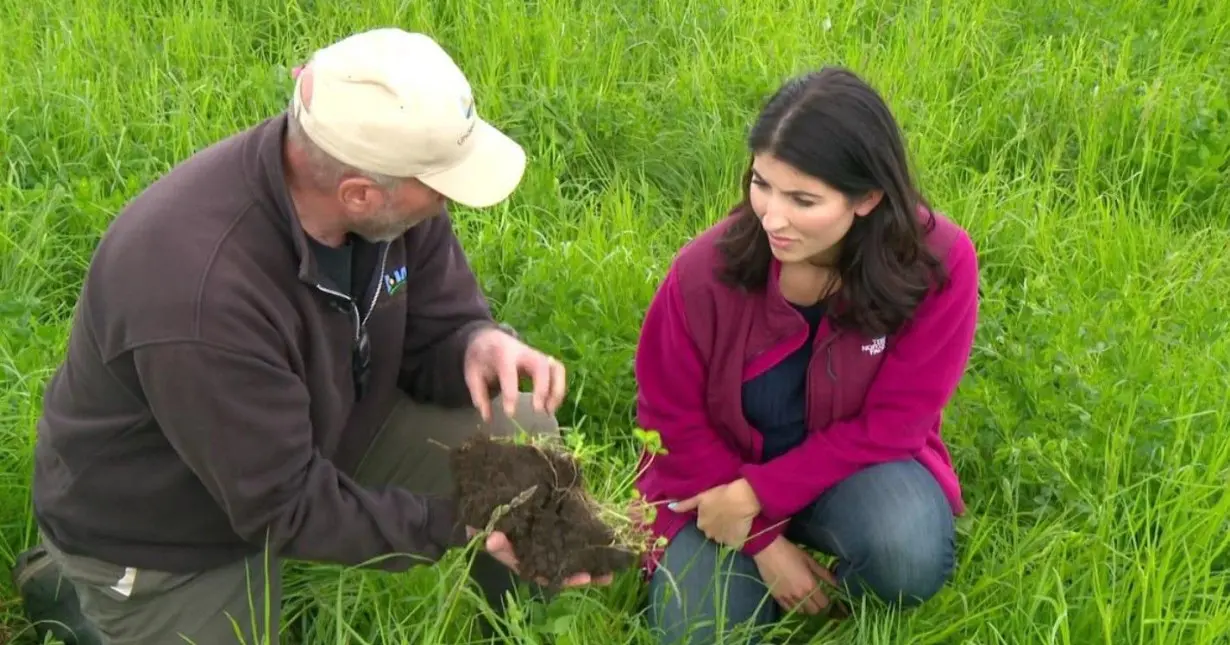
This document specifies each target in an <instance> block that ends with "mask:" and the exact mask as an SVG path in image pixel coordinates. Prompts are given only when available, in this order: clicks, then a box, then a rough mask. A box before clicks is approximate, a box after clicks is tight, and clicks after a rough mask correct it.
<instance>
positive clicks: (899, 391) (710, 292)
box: [635, 212, 978, 572]
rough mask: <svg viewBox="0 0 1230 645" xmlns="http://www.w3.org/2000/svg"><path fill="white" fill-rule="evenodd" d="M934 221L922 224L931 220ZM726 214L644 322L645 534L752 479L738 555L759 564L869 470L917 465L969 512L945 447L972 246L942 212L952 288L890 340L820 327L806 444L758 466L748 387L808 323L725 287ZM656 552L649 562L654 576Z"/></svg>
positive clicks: (937, 229)
mask: <svg viewBox="0 0 1230 645" xmlns="http://www.w3.org/2000/svg"><path fill="white" fill-rule="evenodd" d="M929 215H930V213H926V212H923V213H922V214H921V216H922V217H924V220H926V219H928V216H929ZM732 221H733V217H727V218H725V219H723V220H722V221H720V222H718V223H717V224H716V225H714V226H712V227H710V228H709V229H708V230H706V231H704V232H703V233H702V234H701V235H699V236H698V237H697V238H695V239H694V240H692V241H691V242H689V243H688V244H687V245H686V246H684V248H683V249H682V250H681V251H680V252H679V254H678V255H677V257H676V258H675V260H674V262H673V263H672V265H671V267H670V269H669V271H668V272H667V275H666V277H665V279H664V280H663V282H662V284H661V286H660V287H659V289H658V292H657V293H656V294H655V296H654V298H653V300H652V302H651V304H650V306H649V309H648V311H647V313H646V316H645V320H644V323H643V327H642V330H641V336H640V341H639V344H638V347H637V351H636V366H635V367H636V379H637V384H638V393H637V422H638V424H639V425H640V426H641V427H642V428H644V429H646V430H651V431H656V432H657V433H658V434H659V436H660V438H661V441H662V446H663V448H664V449H665V451H666V454H657V455H650V454H648V453H646V454H644V455H642V459H641V463H640V468H641V470H640V474H639V476H638V478H637V481H636V487H637V490H638V491H639V492H640V493H641V495H642V496H643V498H644V499H645V500H646V501H648V502H650V503H653V504H655V506H656V517H655V519H654V521H653V522H652V524H651V525H650V526H648V527H647V528H648V529H649V530H650V532H651V534H652V535H653V536H655V537H657V536H664V537H666V538H667V539H668V540H669V539H671V538H673V537H674V535H675V533H677V532H678V531H679V529H680V528H682V527H683V526H684V525H685V524H686V523H687V522H688V521H689V520H690V519H694V518H695V513H694V512H691V513H686V514H677V513H674V512H672V511H670V509H668V508H667V507H666V503H667V502H670V501H673V500H682V499H686V498H688V497H691V496H693V495H696V494H698V493H701V492H703V491H705V490H708V489H709V488H712V487H714V486H718V485H721V484H726V483H729V482H731V481H734V480H736V479H739V478H740V477H742V478H745V479H746V480H747V481H748V483H749V484H750V485H751V487H752V489H753V490H754V491H755V493H756V496H757V498H758V499H759V501H760V504H761V507H762V510H761V513H760V515H759V516H757V517H756V518H755V520H754V522H753V525H752V532H751V538H750V539H749V540H748V542H747V543H746V544H745V545H744V547H743V551H744V552H745V553H748V554H755V553H758V552H759V551H760V550H761V549H763V548H764V547H766V546H767V545H768V544H769V543H771V542H772V541H773V540H774V539H776V537H777V536H778V535H780V534H781V533H782V532H783V531H784V530H785V527H786V524H787V523H788V521H789V519H790V518H791V516H793V515H794V514H795V513H797V512H799V511H800V510H802V509H803V508H805V507H806V506H807V505H808V504H810V503H811V502H812V501H813V500H815V499H816V498H818V497H819V496H820V495H821V494H822V493H824V492H825V491H826V490H828V489H829V488H830V487H832V486H833V485H834V484H836V483H838V482H840V481H841V480H843V479H845V478H846V477H849V476H850V475H852V474H853V473H855V472H857V471H858V470H859V469H861V468H864V467H867V466H871V465H874V464H878V463H882V462H887V461H893V460H899V459H906V458H914V459H917V460H918V461H919V462H920V463H921V464H922V465H923V466H924V467H926V468H927V469H928V470H929V471H930V472H931V473H932V474H933V475H934V476H935V478H936V480H937V481H938V482H939V484H940V486H941V487H942V488H943V490H944V493H945V495H946V496H947V497H948V500H949V502H950V504H951V506H952V508H953V511H954V513H956V514H961V513H963V512H964V510H965V506H964V502H963V500H962V497H961V488H960V485H959V483H958V481H957V476H956V473H955V472H954V471H953V467H952V464H951V460H950V458H949V454H948V450H947V449H946V447H945V445H944V442H943V440H942V439H941V437H940V426H941V419H942V415H943V409H944V408H945V406H947V404H948V402H949V400H950V398H951V397H952V395H953V393H954V391H955V390H956V388H957V385H958V383H959V381H960V380H961V377H962V375H963V373H964V371H965V367H966V364H967V362H968V360H969V356H970V350H971V346H972V343H973V339H974V331H975V326H976V324H977V316H978V260H977V255H976V253H975V250H974V246H973V243H972V241H971V240H970V238H969V236H968V235H967V234H966V233H965V231H963V230H962V229H961V228H960V227H958V226H957V225H956V224H955V223H953V222H952V221H950V220H948V219H947V218H944V217H943V216H940V215H938V214H936V215H935V216H934V220H933V221H934V228H933V230H932V231H931V232H930V233H929V234H928V236H927V243H928V244H929V246H930V247H931V248H932V250H933V251H934V252H936V253H937V254H938V255H939V257H941V258H943V260H944V263H945V265H946V267H947V271H948V275H949V281H950V282H949V284H948V285H947V286H946V287H945V288H944V289H942V290H938V291H937V290H934V289H933V290H932V292H931V293H930V294H928V296H927V297H926V298H925V300H924V301H923V302H922V304H921V305H920V306H919V308H918V310H917V311H916V315H915V317H914V319H913V320H912V321H911V323H910V324H908V325H906V326H905V327H904V328H903V329H902V330H901V331H899V332H898V333H896V334H895V335H893V336H890V337H888V338H870V337H867V336H865V335H863V334H859V333H856V332H851V331H842V330H834V329H833V328H832V326H831V325H830V323H829V322H828V320H827V319H826V320H825V321H824V322H823V323H822V325H821V327H820V329H819V332H818V333H817V335H816V339H815V341H814V342H815V345H814V347H815V352H814V354H813V358H812V363H811V365H810V366H809V368H808V392H807V397H808V406H807V425H808V431H809V435H808V438H807V439H806V440H804V442H803V443H802V444H801V445H799V446H797V447H796V448H794V449H793V450H791V451H790V452H788V453H786V454H785V455H782V456H780V457H778V458H776V459H774V460H772V461H770V462H768V463H764V464H760V463H759V461H760V453H761V438H760V433H759V432H757V431H756V430H755V429H754V428H752V427H751V426H750V425H749V424H748V423H747V421H746V420H745V418H744V416H743V411H742V408H741V401H742V397H741V388H742V386H743V384H744V383H745V382H747V381H748V380H750V379H752V378H755V377H756V376H758V375H759V374H762V373H764V372H765V371H766V370H768V369H769V368H771V367H773V366H774V365H775V364H777V363H778V362H779V361H781V360H782V359H784V358H785V357H786V356H788V355H789V354H791V353H792V352H793V351H794V350H795V349H797V348H798V347H800V346H801V345H802V343H803V342H805V340H806V338H807V333H808V330H807V323H806V321H804V319H803V318H802V316H801V315H800V314H799V313H798V312H796V311H795V310H794V309H793V308H791V306H790V304H789V303H788V302H786V300H785V299H784V298H783V297H782V295H781V292H780V291H779V290H778V288H777V277H778V275H779V273H780V270H781V267H780V265H779V264H778V263H777V262H776V261H774V263H773V265H772V269H771V279H770V283H771V288H769V289H767V290H765V292H764V293H746V292H742V291H738V290H734V289H731V288H728V287H726V286H725V285H723V284H721V283H719V282H718V281H717V279H716V275H715V271H716V269H717V267H718V266H719V264H720V255H719V253H718V250H717V248H716V242H717V241H718V239H719V237H720V236H721V234H722V233H723V232H724V231H725V229H726V227H727V226H729V224H730V223H731V222H732ZM659 555H660V552H655V553H653V554H651V557H650V558H648V559H647V561H646V562H645V565H646V570H647V571H649V572H652V570H653V568H654V566H655V565H656V561H657V557H658V556H659Z"/></svg>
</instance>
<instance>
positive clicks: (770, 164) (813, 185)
mask: <svg viewBox="0 0 1230 645" xmlns="http://www.w3.org/2000/svg"><path fill="white" fill-rule="evenodd" d="M749 188H750V194H751V203H752V210H753V211H755V212H756V217H758V218H759V219H760V224H761V226H763V227H764V230H765V232H766V233H767V234H768V236H769V247H770V248H771V249H773V255H774V257H776V258H777V259H778V260H779V261H781V262H782V263H787V264H788V263H794V262H812V263H814V264H820V265H831V264H834V263H835V262H836V261H837V255H838V252H839V250H840V242H841V240H842V238H844V237H845V235H846V232H847V231H849V230H850V227H851V226H852V225H853V224H854V218H855V217H862V216H865V215H867V213H870V212H871V210H872V209H873V208H875V206H876V204H877V203H878V202H879V200H880V194H881V193H880V191H872V193H871V194H870V195H869V196H868V197H865V198H863V199H861V200H860V201H858V202H852V201H851V200H848V199H846V197H845V195H843V194H841V192H839V191H838V190H836V189H835V188H833V187H831V186H829V185H828V184H826V183H824V182H823V181H820V180H819V179H816V178H815V177H811V176H809V175H806V174H804V173H802V172H800V171H799V170H797V169H795V168H794V167H793V166H791V165H789V164H787V163H786V162H784V161H781V160H780V159H778V158H776V157H774V156H772V155H770V154H759V155H756V156H755V157H754V159H753V162H752V179H751V186H750V187H749Z"/></svg>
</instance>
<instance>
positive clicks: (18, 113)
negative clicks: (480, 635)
mask: <svg viewBox="0 0 1230 645" xmlns="http://www.w3.org/2000/svg"><path fill="white" fill-rule="evenodd" d="M391 23H396V24H398V25H401V26H403V27H406V28H410V29H415V30H422V31H427V32H429V33H431V34H433V35H435V36H436V37H437V38H438V39H439V40H440V41H441V42H442V43H444V44H445V46H446V47H447V48H448V49H449V50H450V51H451V52H452V53H453V54H454V55H455V56H456V58H457V59H458V61H459V62H460V64H461V65H462V66H463V68H464V69H465V70H466V71H467V72H468V74H469V75H470V76H471V78H472V80H473V82H474V84H475V86H476V91H477V97H478V106H479V110H480V111H481V113H482V114H483V115H484V116H485V117H487V118H489V119H491V120H492V121H493V122H494V123H496V124H497V125H499V126H500V127H503V128H505V129H506V130H507V131H509V132H510V133H511V134H512V135H513V136H515V137H516V138H517V139H518V140H520V141H521V142H523V143H524V144H525V145H526V146H527V148H528V150H529V153H530V159H531V165H530V168H529V171H528V174H527V177H526V179H525V182H524V184H523V185H522V187H521V188H520V190H519V191H518V192H517V193H516V195H515V196H514V198H513V199H512V200H511V201H510V202H509V203H508V204H507V205H505V206H503V207H501V208H498V209H496V210H495V211H492V212H488V213H473V212H466V211H464V210H460V211H458V213H457V215H458V220H459V225H460V228H461V234H462V235H463V237H464V241H465V243H466V246H467V248H468V250H469V252H470V257H471V258H472V260H473V264H474V267H475V269H476V270H477V272H478V274H479V276H480V277H481V280H482V282H483V284H484V285H485V286H486V288H487V289H488V291H489V293H490V295H491V297H492V300H493V302H494V303H495V305H496V306H497V313H498V314H499V315H500V316H501V317H502V318H503V319H504V320H506V321H507V322H509V323H511V324H512V325H514V326H516V327H517V328H519V329H520V330H522V331H523V332H524V333H525V334H526V335H527V336H528V338H529V339H530V341H531V342H533V343H534V344H536V345H537V346H539V347H540V348H542V349H544V350H547V351H549V352H552V353H554V354H556V355H559V356H562V357H563V358H565V359H566V362H567V364H568V366H569V367H570V370H571V372H570V374H571V379H570V381H571V384H572V388H571V392H570V396H569V400H568V404H567V406H566V408H565V410H564V411H563V419H562V420H563V421H564V422H565V423H567V424H569V425H572V426H575V430H574V438H579V440H580V441H582V442H583V443H584V444H585V445H586V447H587V449H588V450H590V451H591V454H592V458H593V460H594V461H593V462H592V463H591V468H592V469H593V472H594V474H595V476H597V477H600V478H601V477H602V476H603V475H604V474H605V475H607V476H608V477H611V478H615V477H621V478H624V479H626V476H627V473H628V468H629V466H630V462H629V458H630V456H631V455H632V454H633V452H632V451H633V450H634V448H635V445H634V444H635V440H634V438H633V437H632V434H631V424H630V419H631V416H632V410H633V402H634V401H633V394H634V382H633V380H632V370H631V359H632V353H633V348H634V345H635V341H636V336H637V330H638V325H639V323H640V318H641V315H642V312H643V311H644V308H645V306H646V304H647V302H648V300H649V298H650V296H651V294H652V293H653V290H654V288H655V286H656V284H657V281H658V279H659V278H660V276H661V275H662V274H663V272H664V270H665V268H666V266H667V263H668V262H669V260H670V258H671V255H672V253H673V252H674V250H675V249H676V248H677V247H678V246H679V245H680V244H681V243H682V242H684V241H685V240H686V239H688V237H689V236H691V235H693V234H695V233H696V232H698V231H699V230H701V229H702V228H703V227H705V226H707V225H708V224H709V223H710V222H712V221H713V220H714V219H715V218H717V217H719V216H720V215H721V214H722V213H723V212H725V210H726V209H727V208H728V206H729V205H730V204H731V203H732V200H734V199H735V197H736V195H737V191H738V185H737V183H738V176H739V173H740V171H741V169H742V168H743V165H744V163H745V156H744V155H745V152H744V148H743V136H744V133H745V131H746V128H747V127H748V125H749V123H750V119H751V118H752V116H753V115H754V113H755V110H756V109H757V107H758V105H759V102H760V101H761V100H762V98H763V97H764V96H765V95H766V94H767V93H768V92H770V91H771V90H772V89H773V88H774V87H775V86H776V85H777V84H778V83H779V82H780V81H781V80H782V79H783V78H784V77H785V76H786V75H788V74H791V73H794V72H798V71H800V70H804V69H807V68H811V67H815V66H819V65H822V64H828V63H837V64H845V65H848V66H850V67H852V68H853V69H855V70H856V71H857V72H858V73H860V74H862V75H864V76H865V77H866V78H867V79H869V80H870V81H871V82H872V83H873V84H874V85H876V86H877V87H878V88H880V89H881V90H882V91H883V93H884V94H885V95H886V97H887V99H888V100H889V101H890V103H891V105H892V106H893V108H894V109H895V110H896V112H897V114H898V115H899V118H900V120H901V123H902V125H903V127H904V128H905V130H906V131H907V134H908V137H909V145H910V148H911V151H912V153H913V155H914V161H915V165H916V167H917V170H918V173H919V176H920V178H921V182H922V185H923V187H924V189H925V191H926V192H927V194H928V195H929V197H930V198H931V199H932V200H933V202H934V203H935V204H936V205H937V207H939V208H940V209H942V210H943V211H945V212H946V213H948V214H949V215H950V216H952V217H953V218H955V219H956V220H957V221H959V222H960V223H961V224H963V225H964V226H966V227H967V228H968V229H969V231H970V232H971V234H972V235H973V238H974V240H975V241H976V243H977V245H978V248H979V252H980V257H981V262H982V266H983V271H984V272H983V290H984V300H983V306H982V321H981V327H980V330H979V333H978V337H977V346H976V348H975V351H974V357H973V362H972V365H971V367H970V370H969V373H968V377H967V378H966V380H965V382H964V383H963V385H962V387H961V389H960V391H959V393H958V395H957V399H956V401H955V402H954V403H953V406H952V411H951V414H950V416H949V417H948V426H947V428H946V437H947V439H948V441H949V443H950V445H951V447H952V450H953V453H954V458H955V459H956V462H957V466H958V469H959V472H960V473H961V475H962V477H963V483H964V485H965V489H966V495H967V500H968V501H969V504H970V511H969V514H968V516H967V517H966V518H964V519H963V520H962V522H961V524H960V536H959V538H960V542H959V549H960V562H959V565H958V566H959V570H958V572H957V575H956V578H955V579H954V580H953V582H952V584H951V585H950V586H949V588H947V589H946V590H945V591H944V592H943V593H942V594H941V595H940V596H938V597H936V598H935V599H934V600H932V601H931V602H930V603H929V604H928V605H926V606H925V607H923V608H922V609H920V610H917V611H913V612H909V613H904V614H890V613H885V612H881V611H869V612H866V613H862V614H860V617H859V618H858V619H857V620H855V621H851V622H849V623H846V624H844V625H841V626H837V627H833V626H828V627H823V628H822V629H821V630H820V631H815V630H811V631H805V630H800V631H799V632H798V634H797V636H796V638H798V639H799V640H800V641H803V640H807V639H811V641H810V642H816V643H820V642H824V643H829V642H832V643H837V642H842V643H906V642H908V643H980V644H981V643H1039V642H1046V643H1050V642H1055V643H1073V644H1080V645H1084V644H1088V643H1114V644H1115V645H1122V644H1125V643H1140V644H1149V645H1155V644H1158V643H1175V644H1179V643H1182V644H1188V643H1214V642H1222V643H1225V642H1227V640H1226V639H1227V634H1230V521H1228V520H1227V518H1228V517H1230V495H1228V494H1227V491H1228V490H1230V396H1227V392H1228V391H1230V376H1228V375H1227V370H1228V367H1230V340H1228V339H1230V324H1228V323H1227V319H1228V318H1230V317H1228V316H1227V315H1226V312H1227V307H1226V304H1225V302H1226V301H1225V297H1226V296H1225V294H1226V293H1228V292H1230V170H1228V165H1227V155H1228V154H1230V98H1228V97H1230V82H1228V81H1227V80H1226V79H1227V78H1230V27H1228V26H1227V25H1230V4H1228V3H1224V2H1211V1H1207V0H1206V1H1198V0H1174V1H1172V2H1167V3H1159V2H1147V1H1143V0H1128V2H1126V3H1123V4H1117V3H1115V2H1111V1H1110V0H1096V1H1095V2H1088V3H1080V2H1065V1H1062V0H998V1H996V0H963V1H960V2H958V1H956V0H895V1H886V0H858V1H856V2H826V1H825V0H815V1H814V2H802V1H795V0H777V1H775V2H738V1H735V0H708V1H707V2H702V1H700V0H673V1H668V2H667V1H654V2H651V1H649V0H621V1H620V2H597V1H595V2H565V1H563V0H488V1H485V2H461V1H456V0H453V1H438V2H430V3H429V2H393V1H391V0H371V1H369V2H363V3H359V2H350V1H342V0H334V1H332V2H323V1H322V2H318V1H315V0H307V1H305V2H298V3H277V2H273V1H271V0H212V1H207V2H185V1H182V0H161V1H159V0H133V1H132V2H130V3H119V2H115V1H114V0H102V1H101V2H100V3H98V4H90V3H87V2H84V1H82V0H46V1H45V2H9V3H5V4H4V5H3V7H2V8H0V24H2V25H4V27H3V29H4V34H3V36H4V37H3V38H0V61H3V64H2V65H0V87H3V88H4V90H3V92H0V155H2V159H3V162H4V165H3V170H4V176H3V178H2V179H0V251H2V254H0V318H2V322H0V324H2V325H3V335H2V337H0V373H2V374H3V376H2V378H3V382H2V383H0V433H2V434H0V437H2V438H0V522H2V524H0V549H2V550H3V551H4V555H5V556H11V555H12V554H14V553H16V552H18V551H20V550H21V549H23V548H24V547H25V546H26V545H27V544H28V543H29V542H30V541H31V540H32V539H33V535H34V530H33V527H32V523H31V520H30V514H29V501H28V500H29V497H28V490H29V488H28V476H29V472H30V447H31V445H32V441H33V435H34V424H35V421H36V419H37V417H38V414H39V411H40V408H41V394H42V388H43V383H44V381H45V380H46V378H47V377H48V376H49V374H50V372H51V370H52V369H54V367H55V366H56V364H57V362H58V361H59V359H60V357H61V354H62V351H63V348H64V343H65V337H66V332H67V330H68V321H69V318H70V316H71V313H72V308H73V306H74V302H75V298H76V296H77V292H78V289H79V287H80V284H81V279H82V275H83V271H84V269H85V267H86V265H87V262H88V260H89V258H90V254H91V251H92V248H93V245H94V243H95V241H96V240H97V238H98V235H99V233H100V232H101V231H102V230H103V229H104V228H105V227H106V225H107V222H108V221H109V218H111V217H112V216H113V215H114V214H115V212H116V211H117V210H118V209H119V208H120V207H121V206H122V205H123V204H124V202H125V201H126V200H128V199H129V198H131V197H132V196H133V195H134V194H136V193H137V192H138V191H139V190H141V188H142V187H143V186H144V185H145V184H146V183H148V182H149V181H150V180H152V179H153V178H155V177H156V176H157V175H158V174H159V173H161V172H163V171H165V170H166V169H167V168H168V167H170V166H171V165H173V164H174V163H176V162H177V161H179V160H181V159H183V158H185V157H187V156H188V155H189V154H191V153H192V152H193V151H195V150H197V149H199V148H201V147H203V146H205V145H207V144H209V143H211V142H213V141H215V140H217V139H219V138H221V137H224V136H226V135H228V134H231V133H232V132H234V131H236V130H238V129H241V128H243V127H246V126H248V125H251V124H254V123H256V122H257V121H258V120H260V119H262V118H264V117H265V116H267V115H269V114H271V113H273V112H275V111H277V110H279V109H281V107H282V106H283V105H284V101H285V99H286V97H287V96H288V91H289V88H290V80H289V76H288V70H289V68H290V67H291V66H293V65H295V64H297V63H298V62H300V61H301V60H302V59H303V57H305V56H306V55H307V53H308V52H309V51H310V50H311V49H312V48H315V47H318V46H321V45H324V44H326V43H328V42H330V41H332V40H334V39H336V38H339V37H341V36H343V35H346V34H348V33H350V32H352V31H356V30H361V29H366V28H370V27H373V26H377V25H383V24H391ZM184 206H185V208H190V207H191V204H185V205H184ZM611 481H613V482H614V481H615V480H611ZM616 484H618V485H615V484H612V485H610V486H608V488H610V490H611V494H612V495H618V494H623V493H624V492H626V486H624V485H623V484H622V483H618V482H616ZM456 576H457V574H456V572H455V571H454V570H453V569H451V568H438V569H423V570H419V571H416V572H414V573H413V574H409V575H400V576H389V575H383V574H379V573H371V572H364V573H357V572H353V571H351V572H346V571H340V570H339V569H337V568H334V567H327V566H320V565H296V566H293V567H290V568H288V574H287V583H286V584H287V587H286V594H287V597H286V603H285V608H284V618H285V620H286V621H287V622H291V623H306V624H309V625H310V628H309V629H310V634H309V638H308V642H311V643H333V642H347V643H376V642H384V643H402V642H404V643H432V642H454V639H455V638H456V633H457V632H455V631H454V630H455V629H458V628H460V627H462V626H463V623H464V622H465V621H467V620H468V619H469V618H468V616H469V614H470V613H471V610H472V609H473V608H474V603H473V601H472V599H471V598H470V597H469V596H463V597H456V596H455V595H452V590H450V589H446V588H445V586H444V584H442V583H441V584H437V581H439V580H452V579H456ZM643 591H644V589H643V586H642V585H640V584H639V582H638V579H637V578H636V577H634V576H624V577H622V578H620V579H619V580H618V581H617V583H616V584H615V585H614V586H612V587H611V588H609V589H603V590H589V591H584V592H569V593H567V594H565V595H564V596H563V597H561V598H559V599H557V600H556V601H555V602H553V603H552V604H551V605H550V606H549V607H544V606H542V605H535V604H526V605H523V606H519V607H518V608H517V611H515V612H514V613H513V615H512V616H511V618H510V621H509V625H508V629H509V630H510V633H512V634H513V638H515V639H516V640H517V641H519V642H548V640H549V639H550V638H555V640H554V642H557V643H602V642H613V643H628V642H636V643H648V642H650V641H649V639H648V634H647V632H646V631H645V628H644V624H643V621H642V619H641V617H640V616H639V615H638V612H639V611H640V608H641V605H640V603H641V600H642V596H643ZM19 615H20V607H19V606H18V605H17V604H16V600H15V595H14V593H13V590H12V588H11V587H10V586H4V587H3V588H0V641H4V640H5V638H6V635H8V636H11V635H15V634H20V633H21V632H23V630H28V627H27V626H26V625H25V624H23V622H22V621H21V620H20V618H19ZM793 628H794V626H791V629H793ZM553 632H558V634H557V635H556V636H554V637H552V636H551V634H552V633H553ZM1219 639H1220V640H1219Z"/></svg>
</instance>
